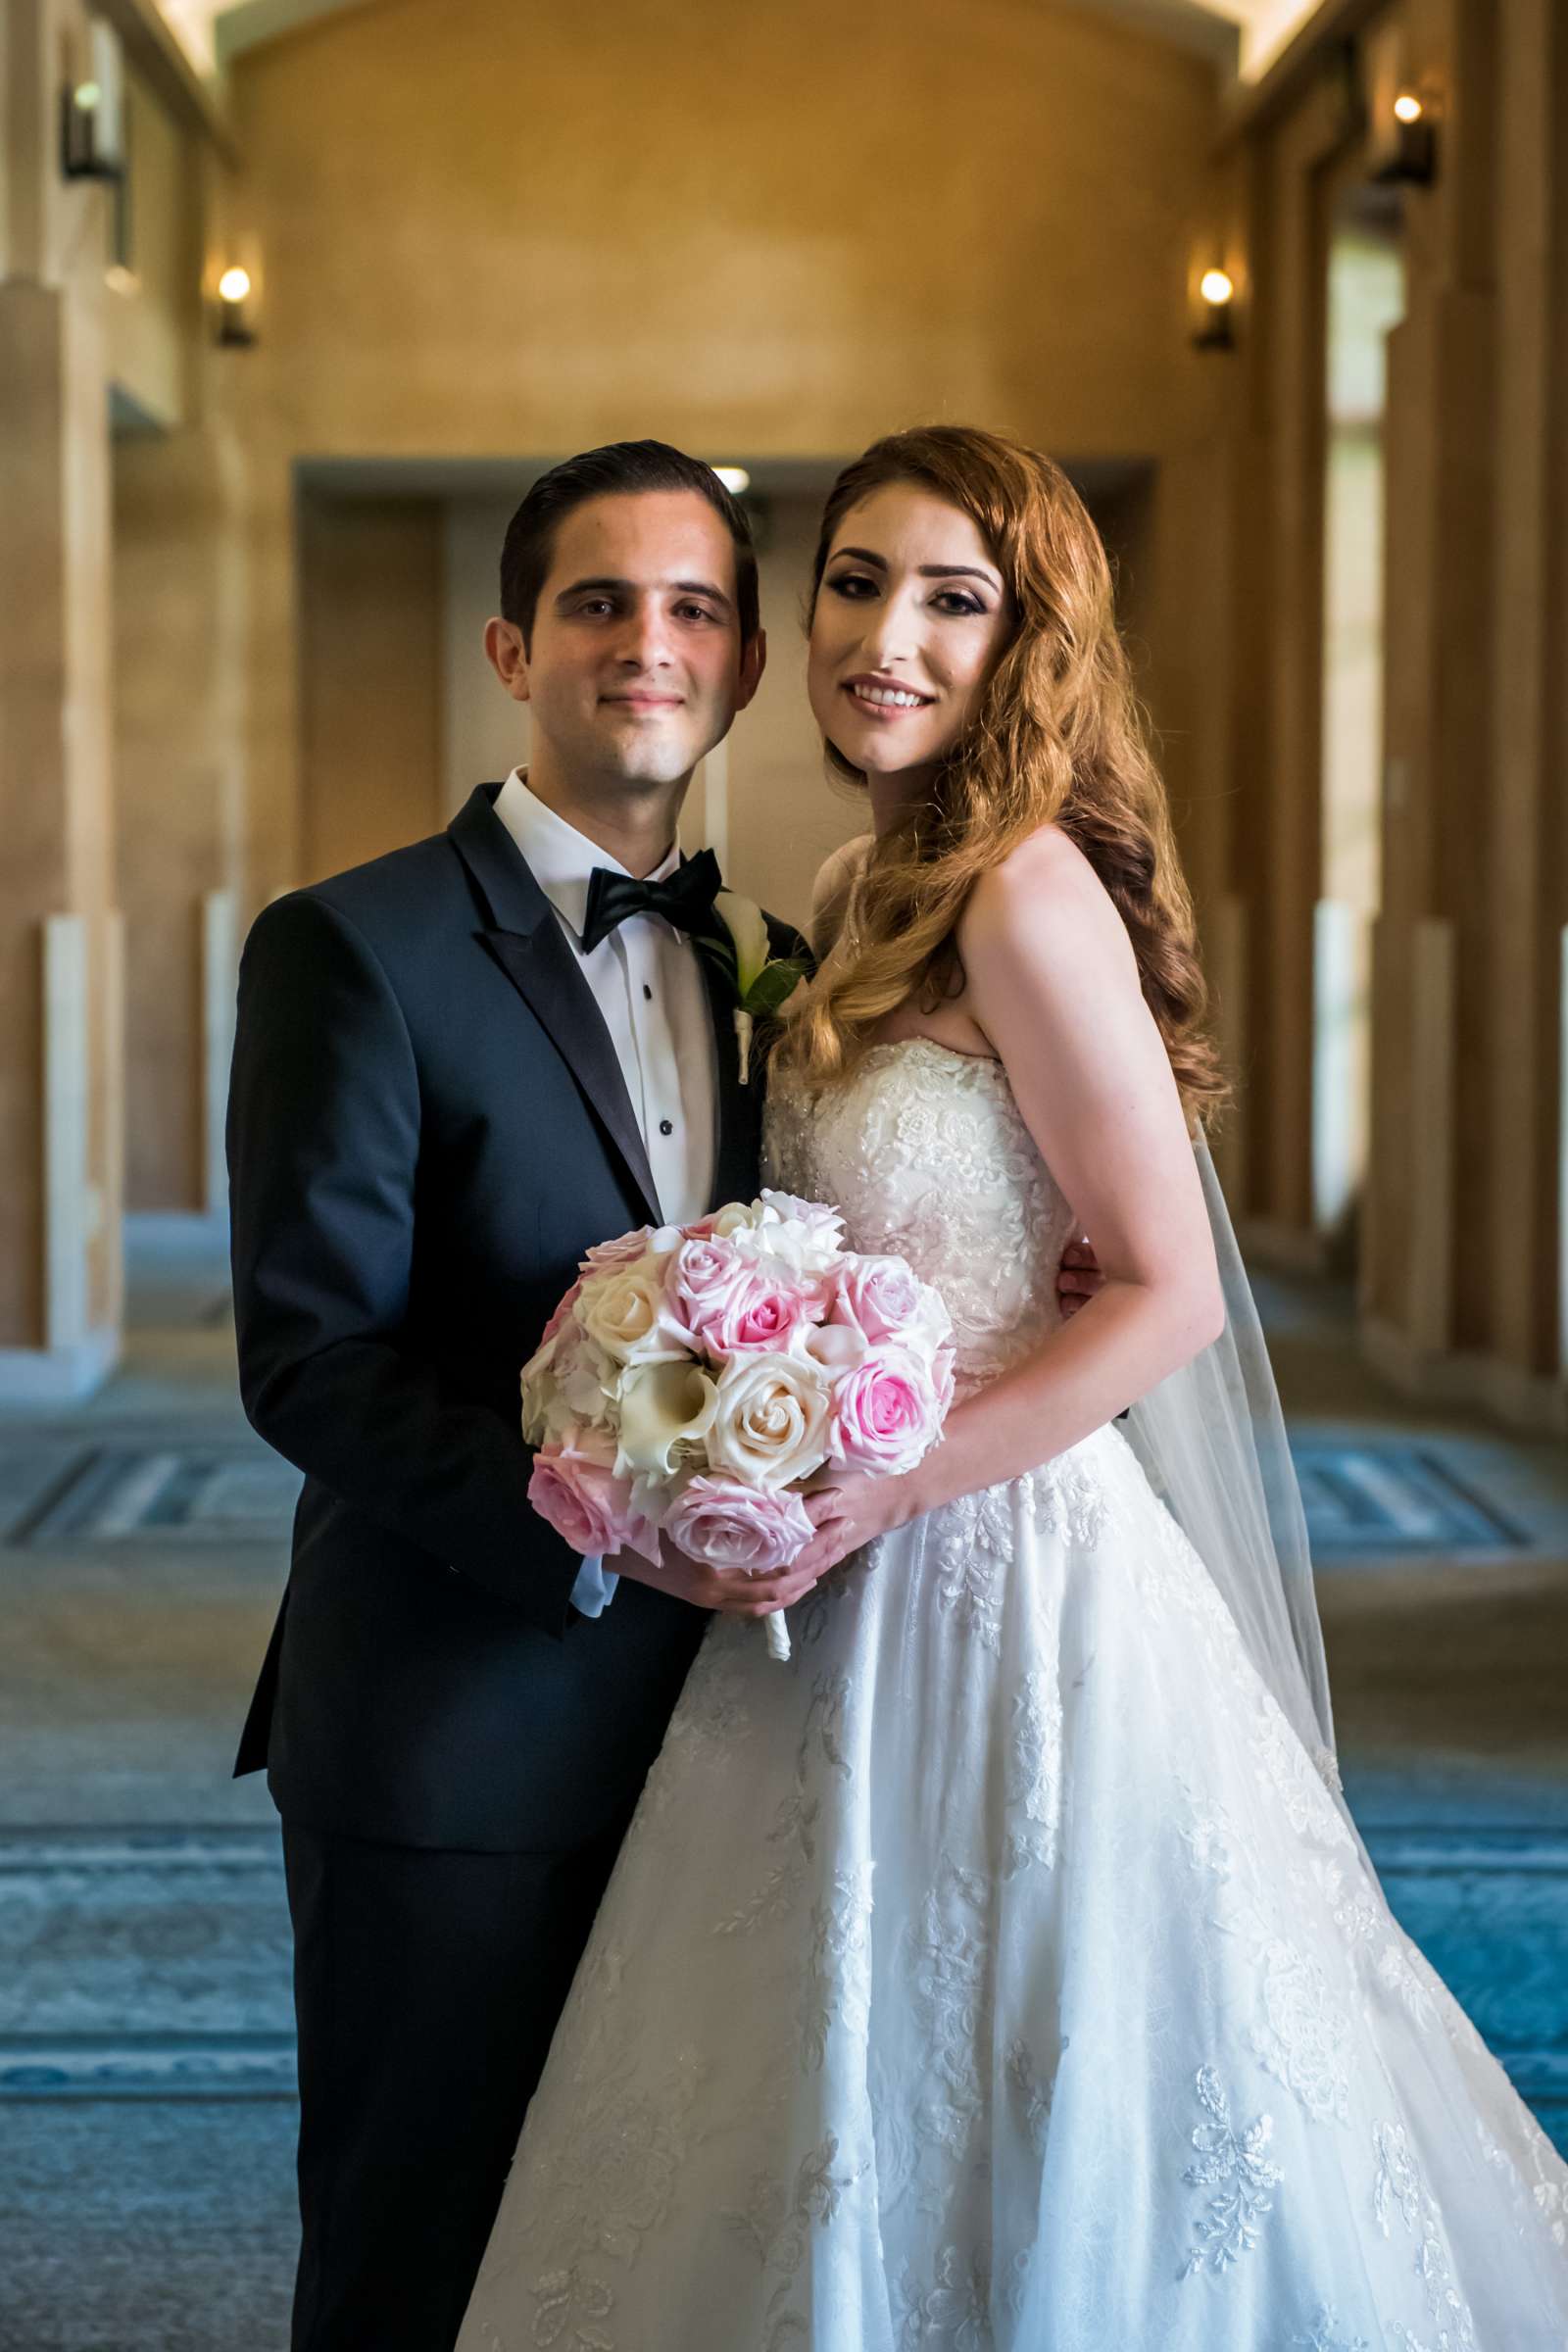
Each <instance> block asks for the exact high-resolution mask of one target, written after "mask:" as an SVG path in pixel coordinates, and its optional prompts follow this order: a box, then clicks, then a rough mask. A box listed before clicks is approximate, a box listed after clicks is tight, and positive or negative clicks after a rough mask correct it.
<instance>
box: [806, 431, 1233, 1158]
mask: <svg viewBox="0 0 1568 2352" xmlns="http://www.w3.org/2000/svg"><path fill="white" fill-rule="evenodd" d="M891 482H913V483H916V484H918V485H919V486H921V487H922V488H924V489H928V490H931V491H934V492H935V494H936V495H937V497H939V498H943V499H946V500H947V501H948V502H949V503H950V504H951V505H953V506H955V507H957V508H959V509H960V510H961V511H962V512H963V513H964V514H965V515H969V516H970V518H971V519H972V520H973V522H974V523H975V525H976V527H977V528H978V530H979V531H980V534H981V536H982V538H983V539H984V540H985V542H986V545H987V546H988V547H989V548H990V550H991V553H992V555H993V556H994V557H995V559H996V562H997V564H998V566H999V568H1000V569H1001V572H1002V576H1003V579H1004V581H1005V585H1006V589H1007V594H1008V597H1009V599H1010V609H1011V612H1012V613H1013V615H1014V627H1013V631H1012V634H1011V636H1010V638H1009V639H1008V641H1007V643H1006V645H1005V648H1004V650H1003V653H1002V655H1001V657H1000V659H999V660H998V662H997V663H996V666H995V668H994V669H993V671H992V673H991V676H990V678H989V679H988V680H987V682H986V684H985V686H984V687H983V689H982V692H981V696H980V700H979V703H978V706H977V708H976V710H975V712H974V715H973V717H972V719H971V720H970V722H969V724H968V725H967V726H966V727H965V728H964V730H963V733H962V734H961V736H960V737H959V739H958V741H957V742H956V744H955V745H954V746H953V748H952V750H951V751H950V752H949V754H948V756H947V758H946V759H945V760H944V761H943V763H942V765H941V767H940V769H939V771H938V773H937V775H936V778H935V780H934V782H933V785H932V790H931V794H930V798H929V800H928V801H927V802H926V803H925V804H923V805H922V806H921V807H920V808H919V809H916V810H914V811H913V812H912V813H911V814H910V816H909V817H908V818H907V820H906V821H905V822H904V823H903V824H902V825H901V826H899V827H898V828H897V829H896V830H895V831H894V832H893V833H891V834H889V835H888V836H886V837H885V838H884V839H883V840H882V841H881V842H879V843H878V844H877V846H876V848H875V850H874V851H873V853H872V855H871V857H870V859H869V860H868V862H867V865H866V867H865V870H864V873H863V875H862V877H861V879H860V880H859V882H858V885H857V886H856V890H855V893H854V906H853V911H854V933H853V936H852V937H851V938H849V939H848V940H846V942H845V943H844V948H845V952H843V953H841V954H840V955H838V956H834V957H832V959H831V960H830V961H829V962H828V963H827V964H826V965H825V966H824V968H823V969H822V970H821V971H819V972H818V974H817V975H816V977H815V978H814V979H813V980H812V981H810V982H809V983H808V984H807V985H805V986H804V987H802V988H800V989H798V990H797V992H796V994H795V996H794V998H793V999H792V1000H791V1003H790V1006H789V1009H788V1012H787V1014H786V1017H785V1020H784V1023H783V1026H782V1029H781V1032H780V1035H779V1038H778V1041H777V1044H776V1046H775V1048H774V1052H775V1054H776V1056H777V1058H778V1061H779V1064H780V1066H782V1067H788V1068H792V1069H794V1070H795V1071H796V1072H797V1073H798V1074H799V1075H801V1076H802V1077H804V1078H805V1079H807V1080H808V1081H809V1082H810V1081H817V1080H821V1079H826V1078H830V1077H833V1076H835V1075H837V1074H838V1073H840V1072H842V1071H844V1070H847V1069H849V1068H851V1067H853V1065H854V1064H855V1063H856V1062H857V1061H858V1059H859V1057H860V1055H861V1054H863V1053H864V1052H865V1051H866V1049H867V1047H868V1046H869V1045H870V1044H871V1042H872V1040H871V1031H872V1029H873V1027H874V1026H875V1024H876V1023H877V1022H878V1021H879V1020H881V1019H882V1017H883V1016H884V1015H885V1014H887V1013H890V1012H892V1011H893V1010H894V1008H895V1006H897V1005H902V1004H904V1003H905V1002H906V1001H907V999H908V998H910V997H916V998H918V1000H919V1003H920V1006H921V1009H922V1010H923V1011H927V1012H929V1011H933V1010H935V1008H936V1007H937V1005H939V1004H940V1003H941V1002H942V1001H943V1000H944V998H946V997H949V996H952V995H954V994H956V992H957V989H958V987H959V986H960V985H961V971H960V967H959V963H958V956H957V949H956V940H955V933H956V928H957V923H958V918H959V916H960V915H961V914H962V912H963V908H964V905H965V903H966V901H967V899H968V897H969V894H970V892H971V891H972V890H973V888H974V886H975V884H976V882H977V881H978V880H979V879H980V876H981V875H982V874H984V873H987V872H989V871H990V869H991V868H992V867H993V866H997V865H1000V864H1001V863H1002V861H1003V859H1004V858H1006V857H1007V855H1008V853H1009V852H1010V851H1012V850H1013V849H1015V848H1016V847H1017V845H1018V844H1019V843H1020V842H1021V841H1024V840H1026V839H1027V838H1028V836H1029V835H1030V834H1031V833H1037V832H1038V831H1039V830H1040V828H1041V827H1042V826H1043V825H1050V824H1055V825H1059V826H1060V827H1061V830H1062V831H1063V832H1064V833H1065V834H1067V835H1068V836H1069V838H1070V839H1071V840H1072V841H1074V842H1076V844H1077V846H1078V848H1079V849H1080V850H1082V852H1083V854H1084V856H1085V857H1086V858H1088V859H1089V862H1090V864H1091V865H1092V866H1093V867H1094V869H1095V871H1096V873H1097V874H1098V875H1099V877H1100V879H1101V881H1102V882H1103V885H1104V887H1105V889H1106V891H1107V892H1108V893H1109V895H1110V897H1111V899H1112V901H1113V902H1114V904H1115V907H1116V909H1117V911H1118V913H1119V914H1120V916H1121V918H1122V921H1123V922H1124V923H1125V924H1126V926H1127V932H1128V936H1129V938H1130V939H1131V941H1132V945H1133V950H1134V953H1135V955H1136V956H1137V959H1138V971H1139V977H1140V980H1141V982H1142V986H1143V993H1144V999H1145V1002H1146V1003H1147V1005H1149V1008H1150V1011H1151V1012H1152V1014H1153V1017H1154V1020H1155V1022H1156V1023H1157V1024H1158V1027H1159V1032H1160V1035H1161V1037H1162V1038H1163V1039H1164V1042H1165V1051H1166V1053H1167V1054H1169V1056H1170V1064H1171V1069H1172V1071H1173V1072H1174V1074H1175V1078H1176V1083H1177V1086H1178V1087H1179V1089H1180V1091H1181V1097H1182V1103H1183V1106H1184V1108H1185V1110H1186V1113H1187V1118H1188V1122H1189V1124H1190V1125H1196V1124H1197V1123H1199V1122H1201V1121H1204V1120H1206V1119H1208V1118H1210V1117H1211V1116H1212V1115H1213V1114H1214V1113H1215V1112H1216V1111H1218V1110H1219V1109H1220V1108H1221V1107H1222V1106H1223V1103H1224V1102H1225V1100H1226V1096H1227V1092H1228V1090H1227V1087H1226V1084H1225V1080H1224V1077H1223V1074H1222V1072H1221V1068H1220V1063H1219V1056H1218V1054H1217V1053H1216V1051H1215V1048H1214V1045H1213V1043H1212V1040H1211V1039H1210V1037H1209V1036H1208V1034H1207V1032H1206V1030H1205V1027H1204V1014H1205V1009H1206V1004H1207V991H1206V989H1205V987H1204V983H1203V975H1202V970H1201V965H1200V963H1199V958H1198V949H1197V943H1196V937H1195V926H1194V920H1193V906H1192V899H1191V897H1190V895H1189V892H1188V888H1187V884H1186V880H1185V878H1184V876H1183V874H1182V870H1181V862H1180V859H1179V858H1178V857H1177V854H1176V843H1175V837H1174V834H1173V832H1172V829H1171V821H1170V811H1169V809H1168V807H1167V805H1166V800H1165V791H1164V786H1163V784H1162V783H1161V781H1160V777H1159V774H1158V771H1157V769H1156V768H1155V765H1154V761H1153V759H1152V755H1151V752H1150V749H1149V745H1148V743H1147V741H1146V738H1145V734H1144V729H1143V724H1142V719H1141V713H1140V711H1139V707H1138V703H1137V699H1136V697H1135V695H1134V693H1133V687H1132V681H1131V678H1130V676H1129V673H1128V665H1127V656H1126V652H1125V650H1124V648H1123V646H1122V642H1121V638H1120V636H1119V635H1118V633H1117V629H1116V621H1115V612H1114V600H1113V595H1112V587H1111V576H1110V566H1109V564H1108V563H1107V561H1106V557H1105V551H1104V548H1103V544H1102V542H1101V538H1100V534H1099V532H1098V531H1097V530H1096V528H1095V526H1094V524H1093V522H1092V521H1091V520H1090V518H1089V515H1088V514H1087V512H1086V511H1085V508H1084V505H1083V501H1082V500H1081V499H1080V498H1079V496H1078V493H1077V492H1076V490H1074V488H1073V486H1072V484H1071V483H1070V482H1069V481H1068V479H1067V477H1066V475H1065V474H1064V473H1063V472H1062V470H1061V468H1060V466H1056V465H1054V463H1053V462H1052V460H1051V459H1049V458H1046V457H1042V456H1041V455H1040V454H1039V452H1038V451H1036V450H1032V449H1028V448H1025V447H1024V446H1023V445H1022V444H1021V443H1019V442H1016V441H1011V440H1008V439H1005V438H1004V437H1003V436H1002V435H1001V434H998V433H988V432H984V431H981V430H980V429H978V428H977V427H974V426H968V425H931V426H928V427H925V428H923V429H920V430H917V431H913V432H905V433H894V434H890V435H889V436H888V437H887V438H886V439H884V440H881V441H876V442H873V443H872V445H871V447H870V448H869V449H868V450H867V451H866V452H865V454H864V456H863V457H859V458H857V459H856V461H855V463H854V464H853V465H851V466H846V467H845V469H844V471H843V472H842V473H841V474H840V475H839V477H838V480H837V481H836V482H835V483H834V485H833V488H832V490H831V491H830V492H829V494H828V501H827V506H826V509H825V510H824V512H823V515H822V530H821V536H820V538H819V540H818V542H817V549H816V561H815V565H814V568H813V572H812V578H811V590H810V596H809V605H808V613H809V618H814V617H815V613H816V600H817V597H818V595H819V593H820V590H821V585H822V574H823V570H824V568H825V566H826V564H827V560H828V557H829V555H830V553H831V551H832V547H833V541H834V538H835V535H836V534H837V531H838V528H839V525H840V523H841V522H842V521H843V519H844V517H845V515H847V514H848V513H849V512H850V510H851V509H852V508H853V507H857V506H858V505H859V503H860V501H861V500H862V499H864V498H866V497H868V496H869V495H870V493H871V492H872V491H874V490H879V489H881V488H882V487H883V486H884V485H885V484H887V483H891ZM827 756H828V759H829V761H830V762H831V764H832V765H833V767H834V768H836V769H837V771H838V772H839V773H840V774H841V775H843V776H846V777H848V778H850V779H851V780H852V781H854V782H856V783H858V784H863V782H864V777H863V776H862V775H861V772H860V770H859V769H858V768H856V767H852V766H851V765H850V764H849V762H848V761H847V760H845V759H844V758H843V757H842V755H841V754H840V753H839V752H838V751H837V750H836V749H835V747H834V746H833V745H832V744H831V743H830V744H829V745H828V746H827Z"/></svg>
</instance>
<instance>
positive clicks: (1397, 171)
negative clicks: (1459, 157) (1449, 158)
mask: <svg viewBox="0 0 1568 2352" xmlns="http://www.w3.org/2000/svg"><path fill="white" fill-rule="evenodd" d="M1392 111H1393V117H1394V120H1393V123H1391V124H1390V125H1388V126H1387V128H1385V129H1384V131H1383V135H1382V136H1381V137H1380V138H1379V140H1378V142H1377V152H1376V153H1375V155H1374V158H1373V164H1372V177H1373V178H1374V179H1377V180H1385V181H1390V180H1406V181H1409V182H1411V183H1412V184H1413V185H1415V186H1417V187H1430V186H1431V184H1432V181H1433V180H1434V178H1435V177H1436V176H1437V169H1438V132H1437V125H1436V123H1434V122H1433V120H1432V109H1431V108H1430V106H1429V105H1428V104H1427V102H1426V100H1425V99H1424V98H1423V97H1422V96H1421V94H1420V92H1419V91H1418V90H1412V89H1401V90H1400V91H1399V92H1398V93H1397V96H1396V98H1395V101H1394V106H1393V110H1392Z"/></svg>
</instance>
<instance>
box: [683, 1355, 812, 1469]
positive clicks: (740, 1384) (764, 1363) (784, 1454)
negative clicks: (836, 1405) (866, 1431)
mask: <svg viewBox="0 0 1568 2352" xmlns="http://www.w3.org/2000/svg"><path fill="white" fill-rule="evenodd" d="M827 1429H828V1384H827V1380H826V1378H825V1376H824V1374H823V1373H822V1371H821V1369H820V1367H819V1366H817V1365H816V1364H813V1363H810V1362H809V1361H808V1360H807V1359H805V1358H804V1357H801V1356H794V1355H775V1354H764V1353H757V1354H747V1355H739V1356H737V1357H736V1358H735V1359H734V1361H733V1362H732V1363H730V1364H729V1365H727V1366H726V1368H725V1370H724V1371H723V1372H722V1373H721V1374H720V1376H719V1382H718V1398H717V1404H716V1408H715V1410H714V1414H713V1424H712V1427H711V1429H710V1431H709V1433H708V1458H709V1461H710V1463H711V1466H712V1468H713V1469H714V1470H715V1471H719V1472H727V1473H728V1475H729V1476H730V1477H732V1478H738V1479H741V1480H743V1481H744V1482H745V1483H746V1484H747V1485H748V1486H754V1487H768V1488H776V1487H786V1486H788V1485H789V1484H790V1483H791V1481H792V1480H794V1479H797V1478H806V1477H809V1474H810V1472H811V1471H813V1470H815V1469H817V1468H819V1467H820V1465H821V1464H822V1463H823V1462H825V1461H826V1459H827V1444H828V1441H827Z"/></svg>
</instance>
